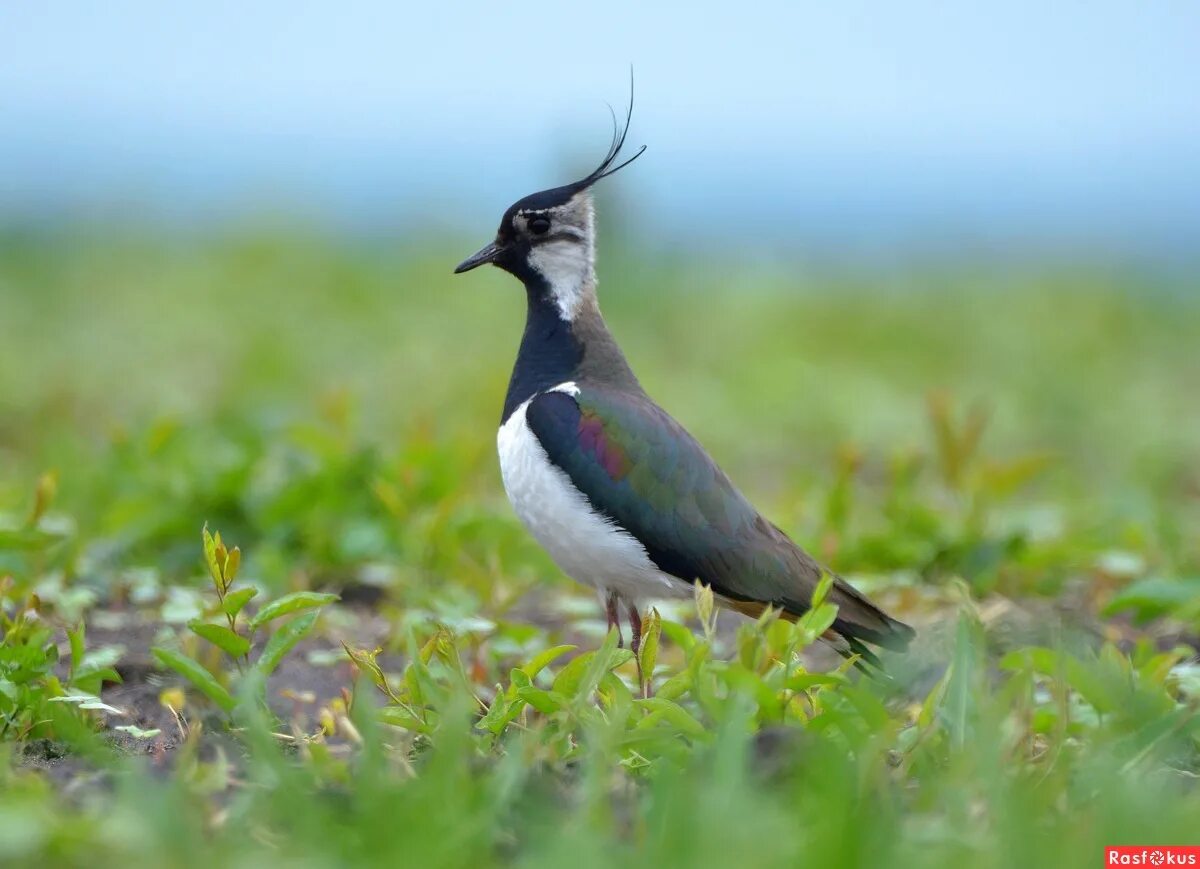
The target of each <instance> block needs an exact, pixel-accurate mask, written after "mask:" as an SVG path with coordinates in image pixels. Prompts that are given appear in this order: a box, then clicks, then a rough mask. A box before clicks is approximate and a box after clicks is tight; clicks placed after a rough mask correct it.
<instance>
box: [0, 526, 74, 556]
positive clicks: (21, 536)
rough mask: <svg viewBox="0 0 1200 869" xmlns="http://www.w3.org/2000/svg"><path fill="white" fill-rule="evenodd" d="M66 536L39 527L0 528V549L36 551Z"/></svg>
mask: <svg viewBox="0 0 1200 869" xmlns="http://www.w3.org/2000/svg"><path fill="white" fill-rule="evenodd" d="M66 536H67V535H65V534H59V533H57V532H53V531H43V530H41V529H40V528H0V551H2V550H5V549H11V550H15V551H26V552H36V551H38V550H40V549H45V548H47V547H48V546H51V545H53V544H55V543H57V542H58V541H60V540H64V539H66Z"/></svg>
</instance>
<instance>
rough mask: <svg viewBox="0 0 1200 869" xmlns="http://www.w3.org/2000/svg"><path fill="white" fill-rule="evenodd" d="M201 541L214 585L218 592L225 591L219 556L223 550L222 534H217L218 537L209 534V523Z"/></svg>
mask: <svg viewBox="0 0 1200 869" xmlns="http://www.w3.org/2000/svg"><path fill="white" fill-rule="evenodd" d="M200 539H201V540H202V541H203V546H204V563H205V564H206V565H208V572H209V575H210V576H212V581H213V585H215V586H216V587H217V591H220V592H224V591H225V581H224V579H222V577H221V562H222V560H223V559H222V557H221V556H220V555H219V554H218V550H223V549H224V547H223V546H221V532H220V531H218V532H217V536H216V537H213V535H211V534H209V533H208V523H207V522H206V523H205V524H204V528H203V529H202V530H201V532H200Z"/></svg>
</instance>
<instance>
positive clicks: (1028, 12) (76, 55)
mask: <svg viewBox="0 0 1200 869" xmlns="http://www.w3.org/2000/svg"><path fill="white" fill-rule="evenodd" d="M1198 46H1200V6H1198V5H1196V4H1194V3H1169V2H1156V3H1145V4H1133V3H1117V2H1107V0H1097V2H1090V3H1082V2H1079V3H1076V2H1065V3H1057V4H1046V3H1035V2H1024V0H1020V2H1006V3H1002V4H1001V3H996V4H960V5H957V6H956V5H953V4H947V3H931V2H909V3H904V4H881V3H867V2H851V3H819V4H818V3H780V2H767V3H759V4H750V3H742V4H728V3H724V4H705V3H688V4H644V8H642V6H639V4H621V3H616V4H605V5H604V6H603V7H596V8H585V7H584V6H583V5H581V4H560V5H548V4H524V3H510V4H505V3H503V2H496V0H493V2H490V3H482V2H464V3H441V4H434V3H424V4H403V3H384V2H365V3H352V4H332V3H330V4H304V3H294V2H293V3H282V2H260V3H251V4H242V3H238V4H234V3H224V2H210V3H205V4H164V3H151V2H141V0H126V2H119V0H118V2H108V3H105V4H82V3H74V4H72V3H62V4H53V5H51V4H33V3H28V4H17V3H9V4H5V6H4V7H3V9H2V10H0V109H2V115H0V118H2V119H0V124H2V125H3V132H2V134H0V213H2V214H5V215H7V216H9V217H13V216H14V215H15V216H16V217H17V218H20V217H21V216H25V215H30V214H42V215H46V214H51V215H57V214H63V213H68V214H70V213H88V210H89V209H94V208H98V207H104V208H107V209H109V210H110V211H112V210H116V211H117V212H118V213H121V214H126V213H128V214H132V215H133V216H136V215H137V214H139V213H146V212H147V211H150V212H154V213H166V214H169V215H171V216H172V217H175V218H178V219H181V220H185V221H186V220H190V219H196V218H211V216H212V215H214V214H218V215H223V214H229V213H235V214H236V213H238V212H241V211H254V210H256V209H259V208H261V207H263V206H264V205H265V204H270V203H275V204H286V205H288V206H293V207H296V208H298V209H301V210H303V211H305V212H307V213H310V214H312V215H314V216H316V217H318V218H321V219H329V220H331V221H335V222H338V223H345V224H347V225H360V226H362V225H369V224H371V223H372V222H380V223H387V222H392V221H406V220H419V221H423V222H425V223H426V224H427V225H429V226H431V227H453V228H456V229H460V230H464V231H466V230H468V229H472V228H474V227H477V226H479V225H480V223H481V222H482V223H483V224H484V225H485V226H486V229H487V231H490V230H491V228H492V226H491V224H492V223H494V221H495V219H496V218H497V217H498V215H499V214H500V212H501V211H502V209H503V208H504V207H505V206H506V205H507V204H508V203H509V202H510V201H511V200H513V199H515V198H517V197H519V196H520V195H522V194H524V193H528V192H530V191H532V190H535V189H538V188H540V187H545V186H551V185H553V184H557V183H561V182H562V181H564V180H566V176H567V174H569V173H570V172H571V171H573V170H575V169H579V168H581V167H582V165H583V163H584V162H586V161H587V160H588V159H591V157H592V156H595V155H598V154H600V153H602V152H603V149H604V146H605V145H606V144H607V141H608V135H609V120H608V110H607V108H606V107H605V102H606V101H607V102H611V103H613V104H614V105H616V106H617V107H618V108H620V107H621V106H622V105H623V104H624V100H625V92H626V86H627V81H626V77H627V74H628V67H629V64H630V63H632V64H633V66H634V68H635V71H636V77H637V111H636V114H635V118H634V128H633V132H632V133H631V137H632V139H633V140H634V142H635V143H638V144H640V143H642V142H645V143H646V144H648V145H649V146H650V150H649V152H648V153H647V154H646V156H645V157H644V158H643V159H642V160H641V161H639V163H638V164H635V166H634V167H631V169H630V170H629V172H628V173H627V174H626V175H625V177H623V178H622V179H621V182H620V196H621V199H622V202H623V203H624V205H625V207H626V208H627V209H632V210H634V211H636V212H637V214H638V217H639V218H640V219H641V220H643V221H645V223H644V224H640V225H646V224H649V225H651V226H654V227H657V228H658V231H659V232H660V233H661V234H662V235H663V236H664V237H672V238H689V237H690V238H694V239H697V240H711V239H719V238H725V237H751V238H753V237H762V238H772V239H778V240H785V239H788V238H792V237H796V238H801V239H807V240H809V241H810V242H815V243H820V242H821V241H828V242H829V243H831V244H834V243H836V244H846V245H849V246H850V247H854V246H855V245H856V244H859V243H862V244H868V243H872V242H873V241H878V240H882V241H883V242H885V243H899V244H908V243H921V242H922V240H929V239H938V238H942V239H946V238H951V239H953V238H955V237H959V236H961V237H962V238H967V239H975V240H977V241H981V242H982V243H992V242H995V243H1002V244H1008V243H1013V242H1015V243H1019V244H1027V245H1034V246H1037V245H1048V246H1051V247H1053V246H1054V245H1055V244H1063V245H1074V244H1091V245H1105V246H1110V245H1112V244H1119V245H1128V246H1130V247H1131V248H1139V247H1149V248H1158V247H1173V248H1177V249H1178V248H1181V247H1186V246H1187V245H1188V242H1189V240H1193V239H1196V238H1197V237H1198V234H1200V96H1198V95H1200V50H1198V48H1197V47H1198Z"/></svg>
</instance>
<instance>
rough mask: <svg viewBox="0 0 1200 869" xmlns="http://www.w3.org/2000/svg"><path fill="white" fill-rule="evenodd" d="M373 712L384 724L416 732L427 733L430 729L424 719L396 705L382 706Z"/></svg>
mask: <svg viewBox="0 0 1200 869" xmlns="http://www.w3.org/2000/svg"><path fill="white" fill-rule="evenodd" d="M375 714H376V715H377V716H378V718H379V721H381V722H382V723H384V724H390V725H392V726H393V727H403V728H404V729H405V730H414V731H416V732H417V733H429V732H430V730H431V728H430V727H429V725H427V724H426V723H425V722H424V721H422V720H421V719H419V718H417V717H416V716H414V715H411V714H409V713H408V712H406V711H404V710H403V709H401V708H400V707H398V706H384V707H383V708H382V709H380V710H379V711H378V712H376V713H375Z"/></svg>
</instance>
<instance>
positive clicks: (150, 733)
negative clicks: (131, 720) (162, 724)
mask: <svg viewBox="0 0 1200 869" xmlns="http://www.w3.org/2000/svg"><path fill="white" fill-rule="evenodd" d="M113 730H120V731H121V732H122V733H128V734H129V735H130V736H132V737H133V738H134V739H153V738H154V737H156V736H158V735H159V734H160V733H162V731H161V730H159V729H158V728H157V727H155V728H153V729H152V730H142V728H140V727H138V726H137V725H136V724H122V725H121V726H120V727H114V728H113Z"/></svg>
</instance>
